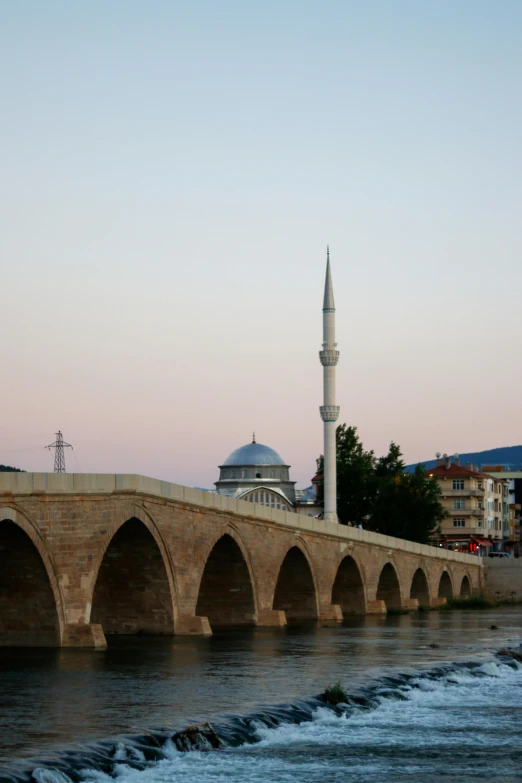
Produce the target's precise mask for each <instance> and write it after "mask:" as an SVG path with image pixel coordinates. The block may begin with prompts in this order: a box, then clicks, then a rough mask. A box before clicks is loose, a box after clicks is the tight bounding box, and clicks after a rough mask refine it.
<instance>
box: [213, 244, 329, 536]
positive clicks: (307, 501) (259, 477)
mask: <svg viewBox="0 0 522 783" xmlns="http://www.w3.org/2000/svg"><path fill="white" fill-rule="evenodd" d="M319 358H320V361H321V364H322V365H323V379H324V405H322V406H321V408H320V414H321V418H322V420H323V422H324V509H323V507H322V505H320V504H319V503H318V500H317V488H318V484H319V478H318V477H317V476H315V477H314V478H313V479H312V486H311V487H308V488H307V489H296V488H295V481H292V480H291V479H290V465H287V464H286V462H285V461H284V460H283V458H282V457H281V456H280V455H279V454H278V453H277V451H274V449H272V448H270V447H269V446H264V445H263V444H262V443H257V442H256V437H255V433H254V436H253V438H252V443H247V444H246V445H245V446H240V447H239V448H238V449H235V450H234V451H233V452H232V453H231V454H230V455H229V456H228V457H227V458H226V460H225V461H224V463H223V464H222V465H220V466H219V471H220V472H219V480H218V481H216V482H215V485H216V489H215V491H216V492H218V493H219V494H220V495H229V496H230V497H234V498H238V499H241V500H246V501H248V502H250V503H259V504H260V505H263V506H271V507H272V508H277V509H283V510H287V511H294V512H298V513H301V514H307V515H308V516H323V517H324V519H328V520H330V521H335V522H337V491H336V489H337V482H336V444H335V432H336V421H337V418H338V416H339V407H338V406H337V405H336V404H335V368H336V365H337V362H338V361H339V351H338V350H337V343H336V342H335V304H334V297H333V287H332V276H331V272H330V253H329V251H327V261H326V280H325V287H324V299H323V345H322V350H321V351H320V353H319Z"/></svg>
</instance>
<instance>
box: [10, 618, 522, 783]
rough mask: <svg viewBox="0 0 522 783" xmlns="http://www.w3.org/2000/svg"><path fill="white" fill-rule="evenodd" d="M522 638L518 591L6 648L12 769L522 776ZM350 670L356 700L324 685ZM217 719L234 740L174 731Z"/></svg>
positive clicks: (150, 776)
mask: <svg viewBox="0 0 522 783" xmlns="http://www.w3.org/2000/svg"><path fill="white" fill-rule="evenodd" d="M492 624H495V625H497V626H498V629H497V630H491V629H490V626H491V625H492ZM521 641H522V611H521V607H507V608H501V609H497V610H493V611H488V612H428V613H417V614H414V615H403V616H395V617H388V618H376V617H373V618H372V617H368V618H361V619H358V620H353V621H352V622H350V623H347V624H345V625H343V626H342V627H330V628H322V627H319V626H317V625H310V626H306V627H299V628H289V629H249V630H243V631H227V632H223V633H219V634H215V635H214V636H213V637H210V638H194V637H192V638H191V637H185V638H183V637H173V638H161V639H159V638H133V637H127V638H124V637H119V638H114V639H109V648H108V649H107V650H106V651H104V652H94V651H88V650H55V651H52V650H16V651H15V650H6V649H0V778H3V779H7V780H13V779H16V777H18V776H19V779H20V780H21V779H24V776H23V775H22V773H25V772H26V771H27V770H29V771H33V774H34V779H35V780H37V781H38V783H66V782H67V780H68V779H72V780H74V781H76V780H85V779H89V780H98V781H100V783H101V781H104V782H105V781H108V780H109V779H110V777H109V776H116V777H118V779H120V778H121V779H122V783H155V782H156V781H158V782H159V781H178V780H179V781H181V780H182V779H183V780H190V781H211V780H212V781H214V780H216V781H217V780H221V779H224V778H225V777H226V778H230V779H231V780H233V781H234V780H235V781H238V782H239V781H246V780H248V781H268V780H273V781H287V780H288V781H290V780H295V778H296V776H299V777H300V778H301V779H302V781H303V783H308V781H310V783H311V782H312V781H316V780H319V779H321V780H323V779H324V778H328V779H329V780H343V781H347V782H348V783H350V781H354V783H355V781H357V782H358V783H362V782H363V781H368V783H370V782H371V783H374V781H375V783H377V782H378V783H385V782H386V781H412V782H413V781H421V780H422V781H423V783H431V781H435V780H437V781H440V780H451V781H467V780H475V779H477V778H479V777H481V778H486V779H488V780H495V781H503V780H506V781H507V780H522V765H520V764H519V763H518V756H519V754H520V733H521V732H520V728H519V727H520V726H521V725H522V706H521V705H522V698H521V697H522V668H521V667H519V666H517V665H516V664H514V663H513V664H511V665H508V662H503V661H501V660H499V659H498V658H495V656H494V654H493V653H494V651H495V650H497V649H499V648H500V647H503V646H512V647H518V645H519V644H520V642H521ZM336 680H340V681H341V682H342V683H343V684H344V686H345V688H346V690H347V691H348V693H350V694H353V695H355V696H356V697H357V699H358V701H357V703H356V702H353V703H352V704H351V705H350V706H349V708H347V709H345V710H338V711H332V710H330V709H326V708H324V707H322V706H321V705H320V704H319V703H318V702H317V701H314V700H313V699H312V698H311V697H313V696H314V695H316V694H317V693H318V692H319V691H320V690H322V688H323V687H324V686H325V685H327V684H328V683H329V682H334V681H336ZM363 697H364V698H363ZM299 700H302V703H301V706H300V707H299V704H297V702H299ZM292 704H294V705H296V704H297V706H294V707H291V706H289V705H292ZM273 705H287V707H286V711H285V710H282V711H279V713H278V711H277V710H275V711H274V710H273V709H271V707H272V706H273ZM299 709H301V710H302V714H300V712H299ZM207 719H211V720H212V721H213V723H214V724H215V725H216V726H217V727H219V729H220V731H222V736H223V737H224V739H225V740H226V741H227V742H228V743H231V745H233V746H231V745H228V746H227V747H226V748H225V749H224V750H222V751H217V752H212V753H201V752H194V753H188V754H181V753H178V752H177V751H176V750H175V749H174V747H173V746H172V744H171V743H170V742H169V741H168V740H166V737H167V735H168V733H171V732H172V730H174V729H180V728H183V727H184V726H186V725H188V724H190V723H195V722H199V721H202V720H207ZM151 730H152V731H153V734H151V733H150V732H151ZM154 730H157V731H155V732H154ZM124 734H125V735H133V737H134V740H132V739H128V738H123V737H121V736H120V740H119V741H118V740H117V739H116V740H114V738H115V737H117V735H124ZM147 736H149V738H151V739H150V741H149V745H150V744H151V743H152V744H153V745H155V746H156V747H157V751H154V753H152V755H151V753H150V752H149V751H148V750H147V747H146V745H147V742H146V741H145V740H144V739H143V738H144V737H147ZM109 740H110V741H109ZM100 741H102V742H100ZM71 751H74V752H72V753H71ZM97 753H98V756H99V761H98V762H97V761H96V754H97ZM102 757H103V758H102ZM108 757H110V759H111V763H110V764H108V763H107V758H108ZM53 769H54V770H58V769H59V770H61V772H56V771H53ZM34 770H36V771H34ZM25 779H28V778H27V777H26V778H25ZM131 779H132V780H131Z"/></svg>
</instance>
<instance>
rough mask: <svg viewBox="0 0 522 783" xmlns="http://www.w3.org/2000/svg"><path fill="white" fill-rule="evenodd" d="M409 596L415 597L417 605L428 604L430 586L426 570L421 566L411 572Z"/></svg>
mask: <svg viewBox="0 0 522 783" xmlns="http://www.w3.org/2000/svg"><path fill="white" fill-rule="evenodd" d="M410 598H416V599H417V600H418V602H419V606H430V600H431V599H430V588H429V584H428V578H427V576H426V572H425V571H424V569H423V568H421V566H419V567H418V568H417V570H416V571H415V573H414V574H413V579H412V580H411V587H410Z"/></svg>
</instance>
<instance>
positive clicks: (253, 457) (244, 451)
mask: <svg viewBox="0 0 522 783" xmlns="http://www.w3.org/2000/svg"><path fill="white" fill-rule="evenodd" d="M285 464H286V463H285V462H284V461H283V460H282V458H281V457H280V456H279V454H278V453H277V451H274V449H271V448H270V447H269V446H263V444H262V443H247V445H246V446H240V447H239V449H236V450H235V451H233V452H232V454H230V455H229V456H228V457H227V458H226V460H225V461H224V463H223V465H222V467H226V466H227V465H285Z"/></svg>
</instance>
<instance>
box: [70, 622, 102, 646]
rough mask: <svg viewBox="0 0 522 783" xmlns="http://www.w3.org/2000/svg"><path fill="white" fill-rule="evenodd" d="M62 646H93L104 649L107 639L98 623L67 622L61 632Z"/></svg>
mask: <svg viewBox="0 0 522 783" xmlns="http://www.w3.org/2000/svg"><path fill="white" fill-rule="evenodd" d="M62 647H94V649H95V650H104V649H105V648H106V647H107V640H106V639H105V634H104V633H103V628H102V627H101V625H99V623H67V625H65V626H64V629H63V633H62Z"/></svg>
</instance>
